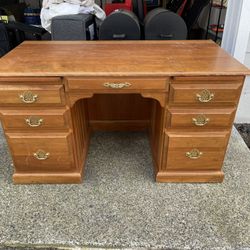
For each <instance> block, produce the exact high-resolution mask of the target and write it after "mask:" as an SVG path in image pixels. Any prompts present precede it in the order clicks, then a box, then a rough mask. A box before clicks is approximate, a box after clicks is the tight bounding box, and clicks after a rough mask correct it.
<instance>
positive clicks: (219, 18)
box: [206, 0, 226, 42]
mask: <svg viewBox="0 0 250 250" xmlns="http://www.w3.org/2000/svg"><path fill="white" fill-rule="evenodd" d="M213 8H217V9H219V15H218V19H217V24H216V25H215V27H216V31H215V37H214V41H215V42H217V40H218V38H220V37H219V26H220V22H221V13H222V10H223V9H225V8H226V7H225V6H224V0H221V1H220V4H219V5H217V4H215V3H214V1H213V0H211V1H210V5H209V15H208V21H207V31H206V39H207V38H208V33H209V30H211V28H210V26H211V24H210V19H211V13H212V9H213Z"/></svg>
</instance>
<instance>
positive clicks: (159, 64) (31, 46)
mask: <svg viewBox="0 0 250 250" xmlns="http://www.w3.org/2000/svg"><path fill="white" fill-rule="evenodd" d="M249 73H250V71H249V70H248V69H247V68H246V67H244V66H243V65H242V64H240V63H239V62H238V61H237V60H235V59H234V58H232V57H231V56H230V55H229V54H227V53H226V52H225V51H224V50H223V49H221V48H220V47H219V46H218V45H216V44H215V43H213V42H212V41H204V40H203V41H80V42H56V41H53V42H51V41H50V42H47V41H44V42H43V41H36V42H24V43H22V44H21V45H19V46H18V47H17V48H16V49H14V50H12V51H11V52H10V53H8V54H7V55H6V56H4V57H3V58H1V59H0V76H196V75H204V76H205V75H247V74H249Z"/></svg>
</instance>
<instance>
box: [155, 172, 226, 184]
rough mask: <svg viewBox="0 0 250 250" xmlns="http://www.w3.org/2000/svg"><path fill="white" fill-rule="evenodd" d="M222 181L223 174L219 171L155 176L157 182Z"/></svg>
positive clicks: (168, 173) (164, 173)
mask: <svg viewBox="0 0 250 250" xmlns="http://www.w3.org/2000/svg"><path fill="white" fill-rule="evenodd" d="M223 179H224V173H223V172H221V171H186V172H185V171H168V172H158V173H157V175H156V181H157V182H177V183H178V182H189V183H195V182H199V183H201V182H204V183H207V182H214V183H220V182H222V181H223Z"/></svg>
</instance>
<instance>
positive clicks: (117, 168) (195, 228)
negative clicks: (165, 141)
mask: <svg viewBox="0 0 250 250" xmlns="http://www.w3.org/2000/svg"><path fill="white" fill-rule="evenodd" d="M0 156H1V159H0V249H12V248H11V247H15V249H16V248H18V247H23V248H24V249H28V247H30V249H34V248H36V247H40V249H41V247H44V248H45V247H47V249H81V248H84V249H87V248H89V247H96V248H111V247H113V248H129V249H131V248H142V249H145V248H147V249H148V248H151V249H186V250H187V249H209V250H212V249H216V250H219V249H238V250H243V249H244V250H246V249H250V151H249V150H248V148H247V147H246V145H245V144H244V143H243V141H242V139H241V137H240V136H239V134H238V133H237V132H236V130H234V131H233V134H232V137H231V140H230V145H229V148H228V152H227V156H226V160H225V164H224V172H225V180H224V182H223V183H222V184H158V183H155V182H154V178H153V171H152V159H151V153H150V148H149V144H148V141H147V137H146V135H145V134H144V133H97V134H95V135H94V137H93V138H92V141H91V146H90V151H89V155H88V161H87V166H86V175H85V178H84V182H83V183H82V184H80V185H13V184H12V180H11V174H12V168H11V158H10V156H9V154H8V150H7V146H6V142H5V139H4V138H3V135H2V131H1V130H0ZM50 247H51V248H50Z"/></svg>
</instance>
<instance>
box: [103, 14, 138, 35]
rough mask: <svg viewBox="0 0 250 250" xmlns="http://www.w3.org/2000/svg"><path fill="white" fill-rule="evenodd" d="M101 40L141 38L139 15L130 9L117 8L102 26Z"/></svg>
mask: <svg viewBox="0 0 250 250" xmlns="http://www.w3.org/2000/svg"><path fill="white" fill-rule="evenodd" d="M99 39H100V40H140V39H141V28H140V24H139V20H138V18H137V16H136V15H135V14H134V13H133V12H131V11H128V10H123V9H120V10H115V11H113V12H112V13H111V14H110V15H109V16H107V17H106V19H105V20H104V21H103V23H102V24H101V26H100V30H99Z"/></svg>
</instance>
